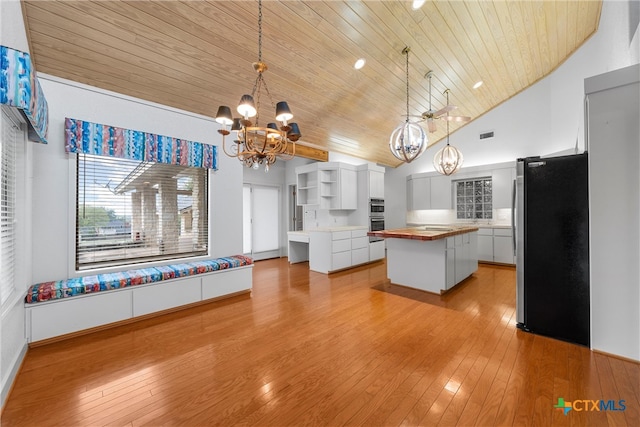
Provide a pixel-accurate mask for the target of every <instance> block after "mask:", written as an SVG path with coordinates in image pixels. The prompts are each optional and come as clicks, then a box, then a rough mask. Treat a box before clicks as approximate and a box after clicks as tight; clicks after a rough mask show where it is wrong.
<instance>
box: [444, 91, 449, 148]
mask: <svg viewBox="0 0 640 427" xmlns="http://www.w3.org/2000/svg"><path fill="white" fill-rule="evenodd" d="M444 93H445V94H446V95H447V105H449V89H447V90H445V91H444ZM448 115H449V112H447V116H448ZM447 145H449V120H447Z"/></svg>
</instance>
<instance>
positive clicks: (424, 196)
mask: <svg viewBox="0 0 640 427" xmlns="http://www.w3.org/2000/svg"><path fill="white" fill-rule="evenodd" d="M425 209H431V178H425V177H415V178H411V177H409V179H407V210H410V211H417V210H425Z"/></svg>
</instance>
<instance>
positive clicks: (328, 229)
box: [305, 225, 369, 233]
mask: <svg viewBox="0 0 640 427" xmlns="http://www.w3.org/2000/svg"><path fill="white" fill-rule="evenodd" d="M368 229H369V227H367V226H366V225H343V226H338V227H318V228H313V229H310V230H306V231H305V232H306V233H310V232H312V231H321V232H332V231H353V230H368Z"/></svg>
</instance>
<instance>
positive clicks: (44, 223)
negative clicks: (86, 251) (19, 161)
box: [33, 75, 242, 282]
mask: <svg viewBox="0 0 640 427" xmlns="http://www.w3.org/2000/svg"><path fill="white" fill-rule="evenodd" d="M40 83H41V84H42V87H43V90H44V93H45V96H46V97H47V100H48V102H49V144H48V145H39V146H37V147H35V150H34V194H33V196H34V209H35V212H46V213H47V214H46V215H37V216H35V217H34V221H33V235H34V243H33V265H37V266H38V268H37V269H36V270H35V271H34V277H33V280H34V281H36V282H39V281H45V280H56V279H63V278H67V277H73V276H74V275H76V274H75V269H74V256H73V254H74V249H73V245H74V242H75V238H74V235H75V230H74V212H75V161H74V159H75V156H74V155H67V154H66V153H65V150H64V119H65V117H71V118H75V119H81V120H86V121H90V122H95V123H102V124H107V125H112V126H118V127H122V128H127V129H135V130H141V131H145V132H151V133H156V134H160V135H167V136H172V137H176V138H184V139H188V140H191V141H198V142H203V143H207V144H213V145H218V147H219V152H218V171H211V172H210V175H209V177H210V179H209V184H210V185H209V236H210V254H211V255H212V256H214V257H215V256H228V255H234V254H240V253H242V233H239V232H238V230H242V165H241V164H240V162H238V160H236V159H232V158H229V157H227V156H225V155H224V154H223V153H222V150H221V149H220V143H221V137H220V135H219V134H218V133H217V129H218V124H217V123H215V121H213V119H211V118H207V117H203V116H198V115H195V114H191V113H186V112H182V111H180V110H176V109H172V108H169V107H164V106H161V105H157V104H153V103H149V102H146V101H141V100H138V99H135V98H131V97H126V96H123V95H119V94H115V93H112V92H108V91H104V90H99V89H95V88H92V87H90V86H86V85H82V84H79V83H75V82H70V81H66V80H63V79H58V78H55V77H51V76H43V75H40Z"/></svg>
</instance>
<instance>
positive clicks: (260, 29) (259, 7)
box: [258, 0, 262, 62]
mask: <svg viewBox="0 0 640 427" xmlns="http://www.w3.org/2000/svg"><path fill="white" fill-rule="evenodd" d="M258 62H262V0H258Z"/></svg>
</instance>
